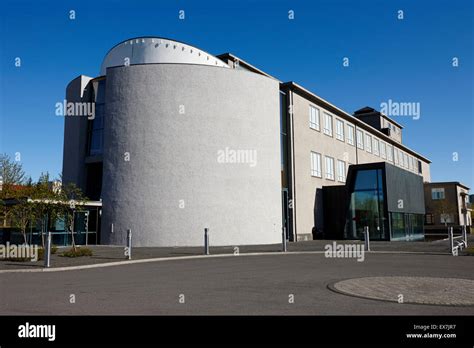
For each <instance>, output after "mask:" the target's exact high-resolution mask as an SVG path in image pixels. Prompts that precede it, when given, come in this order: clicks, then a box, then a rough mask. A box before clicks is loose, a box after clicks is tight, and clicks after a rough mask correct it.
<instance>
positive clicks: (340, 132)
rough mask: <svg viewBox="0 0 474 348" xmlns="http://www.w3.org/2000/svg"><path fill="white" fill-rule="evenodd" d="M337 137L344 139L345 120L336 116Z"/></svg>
mask: <svg viewBox="0 0 474 348" xmlns="http://www.w3.org/2000/svg"><path fill="white" fill-rule="evenodd" d="M336 139H338V140H341V141H344V122H342V121H341V120H339V119H337V118H336Z"/></svg>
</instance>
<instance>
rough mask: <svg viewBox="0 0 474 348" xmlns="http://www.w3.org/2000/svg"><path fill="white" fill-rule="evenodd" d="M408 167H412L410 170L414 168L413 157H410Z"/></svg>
mask: <svg viewBox="0 0 474 348" xmlns="http://www.w3.org/2000/svg"><path fill="white" fill-rule="evenodd" d="M408 168H410V170H413V157H411V156H410V157H408Z"/></svg>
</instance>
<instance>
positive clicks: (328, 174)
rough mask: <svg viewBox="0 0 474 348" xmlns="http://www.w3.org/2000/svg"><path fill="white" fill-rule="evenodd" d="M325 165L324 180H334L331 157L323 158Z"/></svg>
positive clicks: (332, 159)
mask: <svg viewBox="0 0 474 348" xmlns="http://www.w3.org/2000/svg"><path fill="white" fill-rule="evenodd" d="M325 160H326V161H325V162H326V163H325V165H326V168H325V169H326V176H325V177H326V179H329V180H334V158H332V157H328V156H326V157H325Z"/></svg>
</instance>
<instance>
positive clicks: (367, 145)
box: [365, 133, 372, 152]
mask: <svg viewBox="0 0 474 348" xmlns="http://www.w3.org/2000/svg"><path fill="white" fill-rule="evenodd" d="M365 150H366V151H367V152H372V137H371V136H370V135H368V134H367V133H365Z"/></svg>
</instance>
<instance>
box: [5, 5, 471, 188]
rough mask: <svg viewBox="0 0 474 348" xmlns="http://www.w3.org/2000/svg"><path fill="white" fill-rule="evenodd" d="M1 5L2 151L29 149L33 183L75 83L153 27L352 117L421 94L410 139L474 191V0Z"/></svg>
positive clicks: (50, 162)
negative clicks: (455, 62)
mask: <svg viewBox="0 0 474 348" xmlns="http://www.w3.org/2000/svg"><path fill="white" fill-rule="evenodd" d="M0 7H1V9H0V16H1V40H0V45H1V61H0V62H1V85H0V86H1V87H0V88H1V90H0V98H1V100H0V101H1V106H0V112H1V120H0V122H1V123H0V127H1V128H0V137H1V139H0V140H1V142H0V144H1V148H0V152H6V153H8V154H10V155H12V156H14V154H15V153H16V152H20V154H21V160H22V162H23V164H24V168H25V169H26V171H27V173H28V174H29V175H31V176H32V177H33V179H36V178H37V177H38V175H39V174H40V172H41V171H49V172H50V173H51V174H53V175H57V174H59V173H60V172H61V168H62V150H63V148H62V146H63V124H64V120H63V119H62V118H61V117H58V116H55V115H54V110H55V109H54V105H55V103H57V102H58V101H62V100H63V99H64V94H65V87H66V85H67V84H68V82H69V81H70V80H72V79H73V78H75V77H76V76H78V75H80V74H84V75H89V76H97V75H98V73H99V68H100V64H101V62H102V59H103V57H104V55H105V53H106V52H107V50H108V49H110V48H111V47H112V46H114V45H115V44H117V43H118V42H121V41H123V40H125V39H127V38H130V37H136V36H147V35H148V36H163V37H168V38H172V39H176V40H179V41H184V42H187V43H189V44H192V45H195V46H197V47H199V48H201V49H203V50H205V51H208V52H210V53H213V54H220V53H224V52H231V53H233V54H235V55H237V56H239V57H240V58H242V59H244V60H246V61H248V62H249V63H251V64H253V65H255V66H257V67H259V68H260V69H261V70H263V71H266V72H268V73H269V74H271V75H274V76H275V77H277V78H279V79H280V80H282V81H289V80H292V81H295V82H297V83H299V84H301V85H303V86H304V87H306V88H307V89H309V90H311V91H313V92H314V93H316V94H318V95H320V96H321V97H323V98H325V99H326V100H328V101H330V102H332V103H333V104H335V105H337V106H339V107H340V108H342V109H344V110H346V111H347V112H350V113H352V112H353V111H354V110H356V109H358V108H360V107H363V106H366V105H368V106H372V107H375V108H379V106H380V103H381V102H384V101H387V100H388V99H392V100H394V101H401V102H419V103H421V118H420V119H419V120H413V119H412V118H409V117H397V118H395V120H396V121H397V122H399V123H401V124H403V125H404V126H405V129H404V132H403V137H404V143H405V144H406V145H407V146H409V147H411V148H412V149H414V150H415V151H417V152H419V153H421V154H423V155H424V156H426V157H428V158H429V159H431V160H432V161H433V163H432V165H431V173H432V180H433V181H461V182H464V183H465V184H467V185H468V186H470V187H471V188H473V189H474V179H473V177H474V174H473V173H474V170H473V157H474V156H473V148H474V145H473V133H474V132H473V130H474V126H473V111H474V110H473V99H474V94H473V66H472V65H473V41H474V40H473V31H474V30H473V18H472V17H473V1H472V0H460V1H454V0H439V1H436V0H431V1H421V0H417V1H413V0H367V1H355V0H323V1H316V0H314V1H309V0H306V1H303V0H299V1H297V0H288V1H249V0H239V1H223V0H221V1H212V2H208V1H87V0H80V1H58V2H48V1H21V0H20V1H11V0H7V1H2V2H1V5H0ZM69 10H75V12H76V19H75V20H70V19H69ZM179 10H184V11H185V16H186V17H185V20H180V19H179V18H178V11H179ZM289 10H293V11H294V13H295V19H294V20H289V19H288V11H289ZM398 10H403V11H404V19H403V20H398V19H397V11H398ZM16 57H20V58H21V67H20V68H17V67H15V58H16ZM343 57H348V58H349V59H350V66H349V67H346V68H345V67H343V65H342V59H343ZM453 57H458V58H459V67H457V68H454V67H453V66H452V58H453ZM453 152H457V153H458V154H459V160H458V161H457V162H456V161H453Z"/></svg>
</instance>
